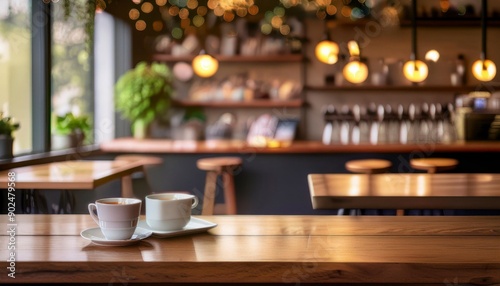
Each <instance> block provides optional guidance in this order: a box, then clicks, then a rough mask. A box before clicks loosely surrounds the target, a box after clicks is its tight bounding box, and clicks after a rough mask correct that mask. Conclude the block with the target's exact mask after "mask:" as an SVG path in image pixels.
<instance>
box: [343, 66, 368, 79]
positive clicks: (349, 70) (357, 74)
mask: <svg viewBox="0 0 500 286" xmlns="http://www.w3.org/2000/svg"><path fill="white" fill-rule="evenodd" d="M342 73H343V75H344V78H345V79H346V80H348V81H349V82H352V83H362V82H364V81H365V80H366V78H367V77H368V67H367V66H366V64H365V63H362V62H360V61H352V62H349V63H348V64H347V65H345V67H344V70H343V71H342Z"/></svg>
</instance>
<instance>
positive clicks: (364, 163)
mask: <svg viewBox="0 0 500 286" xmlns="http://www.w3.org/2000/svg"><path fill="white" fill-rule="evenodd" d="M391 167H392V163H391V161H388V160H383V159H360V160H351V161H347V162H346V163H345V168H346V169H347V170H348V171H350V172H352V173H360V174H368V175H371V174H381V173H385V172H387V171H389V169H390V168H391ZM399 211H401V212H402V210H398V213H399ZM360 212H361V211H360V210H358V209H356V210H351V215H357V214H359V213H360ZM337 214H338V215H343V214H344V209H340V210H339V211H338V213H337Z"/></svg>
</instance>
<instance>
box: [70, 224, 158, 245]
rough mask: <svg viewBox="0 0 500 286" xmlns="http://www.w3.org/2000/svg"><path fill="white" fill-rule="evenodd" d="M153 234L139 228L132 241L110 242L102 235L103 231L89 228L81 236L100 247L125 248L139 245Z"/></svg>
mask: <svg viewBox="0 0 500 286" xmlns="http://www.w3.org/2000/svg"><path fill="white" fill-rule="evenodd" d="M151 234H152V232H151V231H150V230H147V229H143V228H140V227H137V228H136V229H135V232H134V235H132V238H131V239H125V240H108V239H106V238H105V237H104V234H102V232H101V229H100V228H98V227H96V228H88V229H86V230H83V231H82V232H81V233H80V235H81V236H82V237H83V238H85V239H88V240H90V241H92V242H93V243H95V244H98V245H105V246H125V245H130V244H134V243H137V242H139V241H141V240H143V239H145V238H148V237H149V236H151Z"/></svg>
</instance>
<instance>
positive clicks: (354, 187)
mask: <svg viewBox="0 0 500 286" xmlns="http://www.w3.org/2000/svg"><path fill="white" fill-rule="evenodd" d="M308 182H309V192H310V195H311V200H312V204H313V208H315V209H338V208H368V209H500V174H458V173H447V174H444V173H441V174H416V173H404V174H375V175H365V174H309V175H308Z"/></svg>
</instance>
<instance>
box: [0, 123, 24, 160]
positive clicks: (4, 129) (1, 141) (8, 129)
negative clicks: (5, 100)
mask: <svg viewBox="0 0 500 286" xmlns="http://www.w3.org/2000/svg"><path fill="white" fill-rule="evenodd" d="M19 127H20V125H19V123H16V122H13V120H12V118H11V117H4V116H3V114H1V113H0V159H8V158H12V157H13V153H12V146H13V143H14V137H12V132H14V131H15V130H17V129H19Z"/></svg>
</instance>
